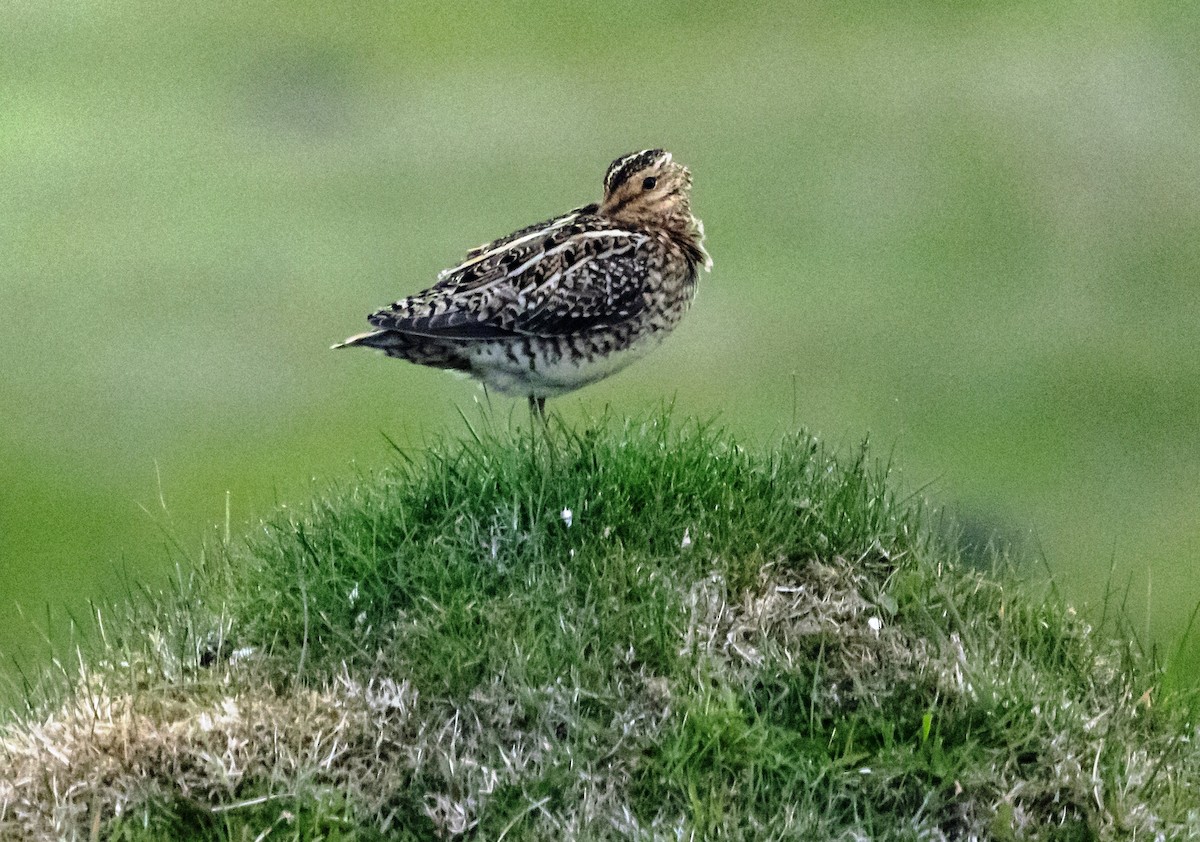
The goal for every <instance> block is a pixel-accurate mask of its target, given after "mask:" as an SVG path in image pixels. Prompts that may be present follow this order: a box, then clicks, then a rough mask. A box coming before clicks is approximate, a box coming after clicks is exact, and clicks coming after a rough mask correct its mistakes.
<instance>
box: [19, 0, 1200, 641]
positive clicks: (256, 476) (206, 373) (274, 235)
mask: <svg viewBox="0 0 1200 842" xmlns="http://www.w3.org/2000/svg"><path fill="white" fill-rule="evenodd" d="M1197 8H1198V7H1197V5H1196V4H1180V3H1160V4H1155V3H1145V2H1128V3H1120V4H1108V3H1091V2H1088V3H1084V2H1079V3H1033V2H1030V3H1003V4H1001V3H932V2H931V3H908V4H889V3H853V2H851V3H846V2H829V3H812V4H805V3H793V4H773V5H772V4H759V5H757V6H755V7H753V8H750V7H739V6H736V5H734V4H717V3H711V4H705V3H690V2H689V3H685V2H678V3H664V4H657V5H651V4H642V3H631V2H625V3H606V4H602V5H601V4H583V3H580V4H574V3H557V4H540V3H507V4H499V3H490V4H486V5H476V6H469V5H450V4H447V5H445V6H441V5H438V4H427V3H423V4H407V3H399V2H392V3H384V2H373V3H370V2H368V3H357V4H341V3H337V4H330V3H316V2H289V3H269V2H238V3H198V4H178V3H166V2H133V1H132V0H131V2H124V3H120V2H108V3H105V2H84V0H66V2H61V3H34V2H10V3H6V4H4V5H3V7H0V97H2V99H0V172H2V173H3V175H2V185H0V246H2V248H0V255H2V258H0V260H2V264H0V266H2V268H3V271H2V273H0V319H2V324H3V330H2V331H0V362H2V365H0V415H2V420H0V471H2V477H3V481H2V483H0V656H2V657H0V661H3V662H5V663H6V664H9V663H11V656H12V654H13V653H14V652H18V651H19V652H30V651H37V649H38V646H39V644H38V643H37V640H38V636H37V633H36V628H37V627H38V626H45V625H46V624H47V622H48V623H49V626H50V632H51V635H52V636H54V637H59V636H61V635H62V634H63V630H64V628H65V627H66V616H67V612H68V611H72V610H79V609H80V607H81V606H83V605H84V604H85V600H86V599H88V598H90V597H95V596H97V595H103V594H107V595H112V594H114V593H119V592H120V591H121V590H122V589H123V588H124V587H126V583H127V581H128V580H135V581H136V580H145V581H150V582H155V583H161V582H162V581H165V578H166V576H168V575H169V573H170V565H171V563H172V561H171V559H172V558H173V557H175V558H178V557H180V556H181V554H180V553H178V552H176V553H174V555H173V554H172V553H171V552H170V551H169V550H168V546H169V544H170V543H171V541H172V540H178V542H179V543H180V544H181V545H182V546H183V550H184V553H183V554H182V555H186V553H194V552H195V550H196V548H197V547H198V546H199V545H200V542H201V537H202V535H203V534H204V532H205V530H206V529H207V528H209V527H210V526H211V525H213V524H219V523H222V522H223V521H224V519H225V511H226V495H227V493H228V499H229V500H230V506H231V508H230V511H231V513H232V519H233V529H234V531H235V533H236V532H238V531H244V530H245V529H246V528H248V527H247V524H250V523H253V522H254V519H255V517H256V516H258V515H261V514H263V513H265V512H266V511H267V510H268V509H269V508H270V507H271V506H272V505H274V504H275V503H276V502H279V501H288V500H292V501H299V500H303V499H304V498H306V497H307V496H308V495H309V494H310V492H311V490H312V489H313V488H314V487H315V488H319V487H321V486H323V485H326V484H328V483H330V482H335V481H342V482H346V481H352V478H353V476H354V475H355V471H356V470H358V469H359V468H360V467H362V466H366V467H369V466H371V465H374V464H378V463H381V462H384V461H386V460H388V459H389V455H388V454H389V449H388V446H387V444H386V442H385V441H384V438H383V436H382V435H381V433H386V434H387V435H388V436H390V437H392V438H393V439H395V440H397V441H398V442H401V443H403V444H408V445H412V446H419V445H420V444H421V442H422V441H424V440H426V439H427V438H428V437H429V436H431V435H433V434H435V433H436V432H437V431H441V430H444V429H446V428H450V429H456V428H461V421H460V420H459V419H458V417H457V411H456V407H462V408H465V409H466V410H467V411H468V412H473V411H474V410H473V409H472V408H471V407H472V405H473V403H474V401H476V400H477V399H478V398H479V397H480V395H481V393H480V392H479V391H478V389H477V388H476V387H475V386H474V385H473V384H472V383H470V382H469V381H463V380H457V379H455V378H452V377H449V376H447V375H444V374H442V373H440V372H433V371H426V370H420V369H418V368H416V367H413V366H408V365H404V364H401V363H399V362H396V361H392V360H387V359H385V358H383V357H382V356H378V355H374V354H369V353H365V352H357V353H356V352H341V353H333V352H331V351H329V350H328V346H329V345H330V343H332V342H334V341H336V340H339V339H341V338H343V337H344V336H346V335H348V334H350V333H353V332H357V331H359V330H361V329H363V328H364V327H365V322H364V316H365V314H366V313H367V312H368V311H370V310H372V309H374V308H376V307H378V306H381V305H384V304H386V303H388V302H390V301H392V300H394V299H396V298H399V297H402V296H403V295H407V294H409V293H411V292H414V291H416V290H418V289H420V288H422V287H424V286H426V285H428V284H429V283H430V282H431V281H432V280H433V278H434V276H435V274H436V272H437V271H438V270H439V269H441V268H442V267H444V266H448V265H452V264H453V263H455V262H457V260H458V259H459V258H460V256H461V255H462V254H463V253H464V252H465V250H466V249H467V248H469V247H471V246H474V245H476V244H477V243H480V242H483V241H485V240H488V239H490V238H492V237H495V236H499V235H501V234H504V233H507V232H508V231H510V230H513V229H515V228H517V227H519V226H522V225H524V224H527V223H529V222H532V221H535V220H538V219H543V218H545V217H547V216H550V215H552V214H555V213H558V212H561V211H563V210H566V209H568V208H570V207H572V206H575V205H577V204H580V203H583V202H587V201H592V200H596V199H598V198H599V191H600V182H601V177H602V175H603V173H604V170H605V167H606V166H607V165H608V163H609V161H610V160H612V159H613V158H614V157H616V156H617V155H619V154H622V153H624V152H627V151H631V150H635V149H641V148H645V147H648V146H664V147H666V148H668V149H670V150H672V151H673V152H674V153H675V155H676V157H677V158H678V159H679V160H681V161H683V162H685V163H687V164H688V165H689V166H690V167H691V168H692V170H693V172H694V174H695V183H696V187H695V196H694V207H695V209H696V211H697V213H698V214H699V215H700V216H701V217H702V218H703V219H704V221H705V223H706V226H707V229H708V233H709V248H710V251H711V252H712V255H713V257H714V260H715V264H716V265H715V269H714V271H713V273H712V274H711V275H709V276H706V277H704V278H703V283H702V287H701V290H700V296H699V299H698V301H697V303H696V306H695V308H694V309H693V311H692V313H691V315H690V316H689V318H688V319H687V320H685V322H684V324H683V326H682V327H681V328H680V330H679V331H678V333H677V334H676V335H675V336H674V337H672V339H671V340H669V341H668V343H667V344H666V345H665V346H664V347H663V349H662V350H661V351H659V352H658V353H656V354H655V355H654V356H652V357H651V358H650V359H649V360H647V361H644V362H642V363H639V364H638V365H637V366H635V367H633V368H632V369H630V370H629V371H627V372H625V373H623V374H621V375H620V376H618V377H616V378H613V379H611V380H609V381H607V382H605V383H603V384H601V385H598V386H596V387H593V388H590V389H587V390H585V391H583V392H580V393H577V394H576V395H572V396H569V397H567V398H565V399H561V400H558V401H556V402H554V403H553V407H554V409H555V410H556V411H559V412H561V413H563V414H565V415H566V416H567V417H568V418H571V419H579V418H581V417H582V416H583V415H584V414H585V413H590V414H597V413H599V412H600V411H602V409H603V407H604V406H605V405H607V404H611V406H613V407H614V408H615V410H616V411H617V412H620V413H636V412H640V411H644V410H645V409H646V408H648V407H651V406H653V405H656V404H657V403H658V402H659V401H661V400H662V399H663V397H664V396H668V397H670V396H674V397H675V400H676V404H677V407H678V409H679V410H680V411H681V413H687V414H696V415H699V416H702V417H707V416H711V415H714V414H719V415H720V417H721V418H722V419H723V421H724V422H725V423H726V424H727V425H729V426H731V427H733V428H734V429H735V430H737V431H738V432H739V434H740V435H742V436H743V437H745V438H747V439H749V440H751V441H764V442H766V441H770V440H772V439H773V438H774V436H776V435H777V434H778V433H779V432H780V431H782V430H783V429H784V428H787V427H790V426H791V425H792V419H793V405H795V415H796V419H797V421H798V422H799V423H801V424H803V425H806V426H808V427H809V428H811V429H813V430H815V431H818V432H819V433H821V434H822V435H823V436H824V437H825V438H826V439H828V440H830V441H831V442H833V443H834V444H843V445H849V444H853V443H854V442H856V441H858V440H860V439H861V438H862V437H863V436H865V435H867V434H868V433H869V434H870V435H871V437H872V439H873V441H874V442H875V443H876V445H877V452H879V453H881V454H886V453H888V452H893V453H894V454H895V456H894V459H895V463H896V465H897V466H898V467H899V468H900V469H901V477H900V481H901V482H903V483H904V484H905V485H906V486H907V487H909V488H914V489H915V488H917V487H919V486H922V485H923V484H925V483H927V482H928V483H931V485H930V487H929V489H928V492H929V493H930V494H932V495H933V496H934V497H935V498H936V499H938V500H940V501H943V502H948V503H951V504H952V505H953V506H954V507H956V508H957V509H959V510H961V511H962V512H964V513H965V515H966V516H967V517H968V518H969V519H971V520H972V521H973V522H978V523H981V524H983V525H984V526H985V527H987V528H992V527H999V528H1002V529H1004V530H1007V531H1009V532H1010V533H1011V534H1016V535H1024V536H1027V538H1028V539H1029V543H1030V544H1031V545H1032V546H1034V547H1035V548H1038V549H1039V550H1040V552H1041V553H1042V554H1043V555H1044V557H1045V559H1046V561H1047V563H1048V565H1049V568H1050V569H1051V570H1052V571H1054V572H1055V573H1056V574H1057V575H1058V576H1059V577H1060V578H1061V581H1062V584H1063V586H1064V587H1065V588H1066V590H1067V591H1068V593H1069V594H1070V595H1071V596H1072V597H1073V598H1074V599H1075V600H1076V601H1077V602H1079V603H1081V604H1082V603H1088V604H1089V605H1091V606H1095V605H1096V602H1097V600H1098V599H1099V597H1100V595H1101V594H1102V593H1103V590H1104V587H1105V585H1106V583H1108V582H1109V581H1110V576H1109V567H1110V564H1112V565H1114V566H1115V573H1114V574H1113V576H1112V581H1113V583H1114V584H1115V586H1116V587H1117V588H1118V589H1121V590H1124V589H1125V587H1126V585H1127V584H1128V586H1129V588H1130V593H1131V602H1132V603H1133V604H1134V606H1135V610H1136V612H1137V617H1138V623H1139V628H1144V629H1149V630H1151V631H1152V632H1153V634H1154V635H1155V636H1156V637H1157V638H1158V639H1159V640H1160V641H1164V642H1172V641H1176V640H1178V639H1179V637H1180V635H1181V633H1182V630H1183V628H1184V626H1185V625H1186V621H1187V617H1188V615H1189V613H1190V611H1191V610H1192V608H1193V606H1194V605H1195V604H1196V603H1197V602H1198V601H1200V578H1198V577H1197V576H1196V574H1195V572H1194V571H1195V569H1196V563H1197V561H1198V559H1200V516H1198V515H1200V433H1198V432H1197V423H1198V421H1200V154H1198V153H1197V143H1198V140H1197V139H1198V138H1200V47H1198V45H1200V38H1198V36H1200V13H1198V12H1197ZM493 404H494V406H495V409H496V411H498V412H500V413H508V412H514V413H515V415H514V417H516V418H518V419H521V420H524V418H525V416H524V414H523V413H524V412H525V407H524V406H523V405H522V404H520V403H519V402H513V401H509V400H506V399H504V398H499V397H495V398H493ZM170 536H174V538H172V537H170ZM18 604H20V605H21V606H23V608H24V612H25V613H24V614H22V613H20V612H18V611H17V609H16V605H18ZM47 606H49V608H50V611H49V620H48V621H47ZM1143 623H1144V626H1143V625H1141V624H1143ZM1188 657H1189V658H1191V660H1192V662H1193V664H1200V649H1198V648H1197V645H1195V644H1193V645H1192V646H1191V648H1190V650H1189V653H1188Z"/></svg>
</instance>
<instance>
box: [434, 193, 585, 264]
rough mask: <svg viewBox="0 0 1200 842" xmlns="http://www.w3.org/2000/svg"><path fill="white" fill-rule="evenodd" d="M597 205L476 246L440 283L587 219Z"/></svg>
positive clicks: (567, 213)
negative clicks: (508, 250)
mask: <svg viewBox="0 0 1200 842" xmlns="http://www.w3.org/2000/svg"><path fill="white" fill-rule="evenodd" d="M597 207H598V206H597V205H594V204H593V205H584V206H583V207H581V208H575V209H574V210H569V211H567V212H566V213H564V214H562V215H561V216H556V217H554V218H553V219H547V220H546V221H545V222H537V223H534V224H533V225H528V226H526V227H524V228H521V229H520V230H518V231H513V232H512V233H511V234H509V235H508V236H506V237H501V238H500V239H498V240H492V241H491V242H490V243H483V244H482V245H478V246H475V248H473V249H471V250H470V251H468V252H467V256H466V257H465V258H463V262H462V263H460V264H458V265H457V266H451V267H450V268H449V269H443V270H442V271H441V272H439V273H438V277H437V279H438V280H439V281H441V280H445V279H446V278H448V277H450V276H451V275H453V274H455V273H457V272H461V271H462V270H464V269H467V268H470V267H471V266H472V265H474V264H475V263H479V262H481V261H483V260H485V259H486V258H487V257H488V256H489V255H492V254H495V253H496V252H499V251H504V250H505V249H508V248H512V247H516V246H520V245H521V244H522V243H524V242H526V241H528V240H532V239H535V238H537V237H539V236H540V235H542V234H545V233H549V232H551V231H553V230H555V229H556V228H561V227H563V226H567V225H571V224H573V223H575V222H576V221H578V220H579V218H580V217H587V216H590V215H591V214H594V213H595V212H596V208H597Z"/></svg>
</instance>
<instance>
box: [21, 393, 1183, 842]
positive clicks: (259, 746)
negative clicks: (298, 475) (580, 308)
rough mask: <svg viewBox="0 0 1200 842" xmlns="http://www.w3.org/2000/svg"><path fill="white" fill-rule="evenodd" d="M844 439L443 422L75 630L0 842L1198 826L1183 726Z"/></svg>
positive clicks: (1153, 687)
mask: <svg viewBox="0 0 1200 842" xmlns="http://www.w3.org/2000/svg"><path fill="white" fill-rule="evenodd" d="M886 474H887V471H886V468H884V467H878V466H875V465H874V464H873V463H872V462H871V461H870V460H869V459H868V457H867V455H866V453H865V449H864V450H862V451H859V452H857V453H856V454H854V455H853V456H852V458H849V459H837V458H835V457H833V456H832V455H830V454H829V453H827V452H825V451H824V450H823V448H822V447H821V446H820V445H819V444H818V443H817V442H816V441H815V440H813V439H812V438H810V437H807V436H805V435H795V436H790V437H788V438H786V439H785V440H784V441H783V442H782V443H781V444H779V445H778V446H777V447H775V448H773V449H772V450H770V451H769V452H754V451H749V450H745V449H743V448H741V447H739V446H737V445H736V443H734V442H733V441H731V439H730V437H729V436H728V435H726V434H725V433H723V432H721V431H719V430H715V429H712V428H710V427H706V426H704V425H699V424H683V425H677V426H675V425H672V424H671V422H670V421H669V419H668V418H667V417H666V416H662V417H654V418H650V419H648V420H645V421H640V422H624V423H621V422H613V421H610V420H602V421H599V422H597V423H595V424H592V425H589V426H588V427H587V428H585V429H583V430H578V431H577V430H571V429H567V428H565V427H564V426H562V425H560V424H558V423H557V422H555V421H552V422H551V426H550V429H549V430H548V431H545V432H543V431H540V430H537V431H533V432H531V431H529V430H524V431H519V430H518V431H512V430H500V431H497V430H494V429H491V428H487V427H486V424H485V428H484V429H479V428H477V427H469V434H468V435H466V436H465V437H464V438H463V439H462V440H446V441H443V442H441V443H439V444H436V445H434V446H432V447H430V448H428V449H427V450H426V451H424V452H423V453H422V454H421V455H420V456H418V457H413V456H409V455H406V454H404V453H401V452H399V451H397V458H396V460H395V462H394V464H392V465H391V466H389V467H387V468H385V469H383V470H380V471H379V472H378V473H375V474H373V475H371V476H366V477H362V478H361V480H360V481H359V482H356V483H354V484H352V485H350V486H348V487H345V488H340V489H334V490H332V491H330V492H329V493H327V494H326V495H325V496H323V497H322V498H319V499H316V500H314V501H313V502H312V503H310V504H309V505H308V506H307V507H305V508H303V509H301V510H292V509H288V508H283V509H281V510H280V511H279V512H277V513H276V514H275V515H274V516H273V517H272V518H270V519H269V520H268V521H266V522H265V523H263V524H262V526H261V528H260V529H258V530H256V531H255V532H254V533H252V534H251V535H250V536H249V537H248V538H247V539H246V540H245V541H244V542H241V543H238V544H236V545H235V544H231V543H229V542H227V541H214V542H213V543H212V545H211V546H210V548H209V549H208V550H207V551H206V553H205V554H204V556H203V557H202V558H200V559H199V560H198V561H197V563H196V564H195V566H194V572H193V573H191V574H189V575H188V576H187V577H186V578H185V579H183V580H182V581H181V584H180V587H179V588H178V589H177V592H175V593H173V594H169V595H160V596H156V597H155V598H154V599H153V600H149V599H148V600H143V601H141V602H139V603H138V604H137V605H135V606H129V607H128V608H127V609H126V615H125V616H122V617H120V618H119V619H114V618H113V617H111V616H108V615H107V614H104V615H101V616H99V617H98V620H99V622H98V624H97V629H98V635H97V640H98V641H99V642H100V643H101V644H102V645H99V646H96V647H95V651H94V652H92V653H90V654H85V655H84V656H82V657H81V658H80V671H79V674H78V675H77V676H75V677H74V678H73V679H72V682H71V685H70V690H69V692H68V693H66V694H65V695H64V694H59V695H58V697H57V700H56V701H55V702H54V704H45V705H40V706H35V707H33V708H31V709H30V710H29V711H25V712H23V713H22V714H21V715H20V716H18V717H14V718H12V721H11V722H10V723H9V724H8V725H7V726H6V727H5V729H4V731H3V732H2V735H0V837H3V838H9V837H14V838H26V837H28V838H38V837H45V838H62V837H65V838H89V837H90V838H105V839H122V840H134V839H160V838H182V839H192V838H194V839H266V838H270V839H273V840H274V839H312V838H322V839H324V838H329V839H374V838H389V839H405V838H408V839H425V838H429V837H431V836H434V835H440V836H442V837H455V836H460V835H465V836H468V837H471V838H478V839H500V838H512V839H517V838H521V839H525V838H557V839H564V838H565V839H575V838H583V839H596V838H659V837H662V838H672V839H675V838H729V839H772V838H807V839H824V838H844V839H862V838H870V839H931V838H949V839H959V838H980V839H985V838H995V839H1095V838H1101V839H1119V838H1135V837H1136V838H1155V837H1158V838H1174V837H1177V836H1183V835H1186V834H1188V833H1192V834H1195V833H1200V810H1198V809H1197V806H1196V804H1197V796H1196V795H1195V794H1194V793H1195V792H1196V791H1198V789H1197V788H1198V787H1200V749H1198V748H1197V743H1196V741H1195V739H1194V738H1195V737H1196V736H1197V734H1196V731H1195V726H1194V725H1193V724H1192V723H1191V719H1190V718H1189V717H1190V713H1191V712H1190V711H1189V709H1188V708H1187V707H1186V706H1185V705H1184V704H1183V703H1182V702H1181V701H1179V700H1177V699H1161V698H1159V697H1158V695H1156V694H1157V692H1158V691H1157V683H1158V675H1157V673H1156V672H1155V671H1154V670H1153V669H1152V667H1151V665H1150V664H1148V663H1146V662H1145V659H1144V658H1143V657H1141V655H1140V654H1139V651H1138V650H1137V648H1136V647H1135V646H1133V645H1132V644H1130V643H1127V642H1121V641H1117V640H1109V639H1108V637H1109V635H1107V634H1104V633H1102V632H1101V631H1097V630H1096V629H1093V628H1091V627H1089V626H1088V625H1087V624H1086V623H1085V622H1083V621H1082V620H1081V619H1079V618H1078V617H1076V616H1075V615H1074V613H1073V612H1072V611H1071V610H1070V609H1069V608H1068V607H1067V606H1065V605H1064V604H1063V603H1062V602H1061V601H1060V600H1059V599H1058V598H1057V597H1056V596H1055V595H1054V594H1053V593H1051V594H1050V595H1049V596H1046V595H1035V594H1033V593H1031V592H1028V591H1027V590H1025V589H1023V587H1022V586H1021V585H1020V584H1019V583H1018V581H1017V579H1016V578H1015V577H1014V576H1013V575H1012V574H1011V572H1009V571H1008V569H1007V567H1006V566H1005V565H1004V564H1003V563H1002V562H1001V561H1000V560H997V562H996V564H995V565H994V569H992V570H990V571H987V572H981V571H980V569H979V567H978V565H965V564H962V563H960V561H959V560H958V559H957V557H956V554H955V551H954V549H953V547H952V546H950V542H948V541H946V540H945V539H943V538H940V537H939V534H941V530H934V529H932V528H931V527H930V526H929V525H928V524H927V523H924V522H923V521H924V517H923V511H922V507H921V505H920V504H919V503H918V502H917V501H914V500H911V499H898V498H897V496H896V494H895V492H894V490H893V489H892V488H891V487H890V486H889V483H888V481H887V475H886Z"/></svg>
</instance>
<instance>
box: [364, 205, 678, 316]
mask: <svg viewBox="0 0 1200 842" xmlns="http://www.w3.org/2000/svg"><path fill="white" fill-rule="evenodd" d="M560 219H561V217H560ZM518 233H519V232H518ZM654 246H655V243H654V241H653V240H652V239H651V237H650V236H649V235H647V234H644V233H642V232H639V231H631V230H628V229H623V228H616V227H613V225H612V224H611V223H609V222H608V221H607V220H604V219H601V218H598V217H595V216H582V217H579V218H577V219H575V220H573V221H570V222H567V223H563V224H560V225H555V226H553V227H550V228H543V229H541V230H539V231H538V232H532V231H528V230H527V231H526V233H525V234H521V235H519V236H514V237H513V238H512V239H511V240H510V241H509V242H508V243H507V245H505V246H501V247H497V248H494V249H492V250H491V251H489V252H487V253H485V254H482V255H481V256H480V258H479V259H477V260H475V261H474V262H468V263H466V264H463V265H462V266H460V267H457V268H456V269H455V270H454V271H453V272H452V273H451V274H449V275H446V276H444V277H443V278H442V279H441V280H440V281H439V282H438V283H437V284H435V285H434V286H433V287H431V288H430V289H428V290H426V291H424V292H421V293H418V294H417V295H414V296H411V297H409V298H406V299H404V300H403V301H397V302H396V303H395V304H393V305H392V306H391V307H387V308H385V309H383V310H380V311H379V312H377V313H375V314H374V315H372V316H371V317H370V321H371V324H372V325H374V326H375V327H377V328H382V329H384V330H396V331H401V332H404V333H411V334H418V335H425V336H437V337H444V338H456V339H495V338H502V337H509V336H514V335H525V336H558V335H563V334H569V333H577V332H579V331H583V330H588V329H591V328H595V327H602V326H610V325H615V324H619V323H621V322H623V321H626V320H628V319H630V318H632V317H633V316H635V315H636V314H637V313H638V312H640V311H641V310H642V309H643V308H644V307H645V299H644V297H643V295H642V291H643V281H644V278H645V276H646V274H647V272H648V271H650V263H651V257H652V253H653V248H654Z"/></svg>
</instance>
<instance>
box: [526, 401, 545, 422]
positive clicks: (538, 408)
mask: <svg viewBox="0 0 1200 842" xmlns="http://www.w3.org/2000/svg"><path fill="white" fill-rule="evenodd" d="M529 413H530V415H534V416H537V417H538V418H540V419H541V421H542V423H543V424H545V423H546V399H545V398H537V397H534V396H533V395H530V396H529Z"/></svg>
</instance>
